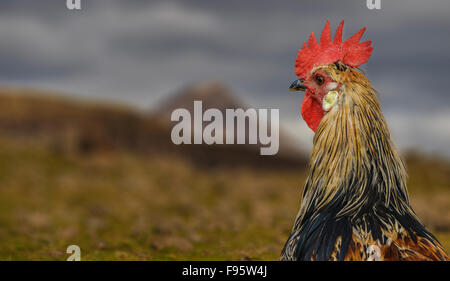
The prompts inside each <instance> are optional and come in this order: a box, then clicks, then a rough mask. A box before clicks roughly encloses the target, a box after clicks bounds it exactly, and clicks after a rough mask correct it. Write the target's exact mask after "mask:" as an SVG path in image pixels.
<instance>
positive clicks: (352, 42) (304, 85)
mask: <svg viewBox="0 0 450 281" xmlns="http://www.w3.org/2000/svg"><path fill="white" fill-rule="evenodd" d="M343 26H344V21H342V22H341V23H340V24H339V27H338V29H337V31H336V35H335V37H334V40H333V41H331V33H330V22H329V21H328V20H327V23H326V24H325V28H324V29H323V31H322V34H321V37H320V44H319V43H317V40H316V38H315V35H314V32H312V33H311V35H310V37H309V39H308V44H307V43H306V42H304V43H303V47H302V48H301V49H300V50H299V52H298V56H297V60H296V64H295V73H296V74H297V76H298V77H299V79H298V80H296V81H294V82H293V83H292V84H291V86H290V87H289V90H291V91H304V92H305V98H304V100H303V103H302V108H301V112H302V116H303V119H304V120H305V122H306V123H307V124H308V126H309V127H310V128H311V129H312V130H313V131H316V130H317V128H318V126H319V124H320V121H321V120H322V118H323V116H324V115H325V114H326V113H327V112H328V111H330V110H332V109H333V108H334V107H335V105H337V104H338V103H339V99H340V96H341V94H342V89H341V88H342V86H343V85H344V84H345V81H348V80H349V79H353V78H355V77H358V76H362V77H361V79H362V80H366V79H364V78H365V77H364V76H363V75H358V73H357V72H358V71H352V70H356V68H357V67H358V66H360V65H361V64H363V63H365V62H367V61H368V60H369V58H370V55H371V54H372V49H373V47H372V46H371V41H366V42H362V43H360V42H359V40H360V39H361V37H362V35H363V33H364V31H365V28H363V29H361V30H360V31H359V32H357V33H356V34H355V35H353V36H352V37H350V38H349V39H347V40H346V41H345V42H342V29H343ZM348 70H350V72H351V73H349V72H348Z"/></svg>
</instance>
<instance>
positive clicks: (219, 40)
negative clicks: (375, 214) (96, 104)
mask: <svg viewBox="0 0 450 281" xmlns="http://www.w3.org/2000/svg"><path fill="white" fill-rule="evenodd" d="M381 2H382V10H380V11H374V10H372V11H371V10H368V9H367V8H366V4H365V3H366V1H365V0H345V1H320V0H319V1H298V0H287V1H282V2H280V1H269V0H259V1H256V0H255V1H238V0H229V1H210V0H187V1H185V0H183V1H181V0H180V1H170V0H161V1H138V0H131V1H130V0H128V1H122V0H96V1H87V0H82V5H83V9H82V11H68V10H67V9H66V8H65V1H62V0H43V1H27V0H14V1H12V0H11V1H1V2H0V35H1V38H2V39H1V40H0V60H1V61H2V63H1V64H0V82H2V83H8V84H20V85H26V86H34V87H44V88H54V89H56V90H62V91H68V92H71V93H81V94H85V95H90V96H98V97H108V98H113V99H119V100H124V101H127V102H132V103H136V104H138V105H142V106H146V107H147V106H148V107H150V106H155V105H156V104H157V102H158V101H160V100H161V99H163V98H164V97H165V96H166V95H167V94H169V93H171V92H172V91H175V90H176V89H177V88H178V87H181V86H183V85H184V84H186V83H190V82H193V81H202V80H207V79H218V80H222V81H224V82H226V83H228V84H229V85H230V86H231V87H232V88H233V89H235V90H236V92H238V93H239V94H241V95H242V96H243V99H244V100H247V101H248V102H250V103H252V104H255V106H264V107H279V108H280V109H281V117H282V120H283V122H284V123H285V125H286V126H287V127H289V129H290V130H291V131H293V132H296V133H297V135H299V136H302V137H304V136H305V135H308V138H307V139H306V141H304V142H305V143H309V141H310V139H309V138H310V136H311V134H310V133H309V131H308V129H307V128H306V126H304V125H301V124H303V123H302V121H300V120H299V117H298V116H299V104H300V102H301V97H298V96H292V95H289V94H288V92H287V91H286V88H287V87H288V85H289V84H290V82H291V80H292V79H294V78H295V75H294V72H293V65H294V61H295V57H296V54H297V49H298V48H299V47H300V45H301V43H302V42H303V41H305V40H307V38H308V36H309V33H310V32H311V31H314V32H315V33H316V34H320V31H321V30H322V28H323V26H324V24H325V20H326V19H327V18H328V19H330V21H331V24H332V27H333V28H334V29H335V28H336V27H337V25H338V23H339V22H340V20H342V19H345V21H346V24H345V28H344V37H345V38H347V37H349V36H350V35H352V34H353V33H355V32H357V31H358V30H359V29H360V28H361V27H363V26H367V32H366V34H365V36H364V37H363V39H364V38H366V39H370V40H372V41H373V45H374V47H375V49H374V52H373V56H372V58H371V60H370V61H369V62H368V63H367V64H366V65H365V66H364V67H363V68H364V70H365V71H366V72H367V74H368V76H369V79H370V80H371V81H372V83H373V85H374V86H375V88H376V89H377V90H378V91H379V92H380V98H381V101H382V102H383V110H384V111H385V113H386V115H387V116H388V117H389V118H388V120H390V122H391V123H392V124H391V127H392V131H393V134H394V137H395V138H396V139H397V140H398V142H399V143H400V146H402V147H408V146H416V147H422V148H424V149H427V150H432V149H435V148H436V149H438V150H441V151H444V152H446V153H448V154H449V155H450V148H448V147H447V145H445V143H447V142H448V141H450V139H449V138H448V137H449V136H448V133H447V132H448V131H450V125H449V124H450V116H449V115H448V114H445V112H448V105H449V104H450V94H449V90H448V89H447V88H448V86H447V84H448V83H446V81H447V77H448V76H449V72H450V71H449V70H448V67H447V63H448V61H450V54H449V52H448V50H449V49H450V36H448V30H450V17H448V11H449V10H450V2H449V1H445V0H433V1H419V0H395V1H391V0H390V1H387V0H381ZM366 39H364V40H366ZM436 112H438V114H437V113H436ZM411 115H414V117H411V120H414V123H420V122H421V121H420V120H424V121H423V122H422V123H421V125H420V126H419V125H418V126H417V128H419V129H416V130H413V131H414V132H409V131H408V129H407V128H413V127H410V123H411V122H409V121H408V116H411ZM435 118H444V119H445V118H447V119H445V122H444V121H441V120H440V121H439V122H438V124H439V126H435V125H434V124H436V122H435V123H434V124H433V125H430V126H428V127H427V123H426V122H431V121H432V120H433V119H435ZM416 132H417V133H418V134H420V133H422V137H418V136H417V137H415V136H414V135H411V134H414V133H416ZM431 132H433V134H434V135H435V137H433V140H428V141H427V140H425V138H424V137H423V136H425V135H427V134H430V133H431Z"/></svg>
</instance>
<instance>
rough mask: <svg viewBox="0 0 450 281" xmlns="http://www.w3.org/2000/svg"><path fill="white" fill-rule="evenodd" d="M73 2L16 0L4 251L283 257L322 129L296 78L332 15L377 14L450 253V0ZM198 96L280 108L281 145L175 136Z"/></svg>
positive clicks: (10, 39) (4, 26) (425, 213)
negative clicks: (301, 56)
mask: <svg viewBox="0 0 450 281" xmlns="http://www.w3.org/2000/svg"><path fill="white" fill-rule="evenodd" d="M65 2H66V1H62V0H42V1H25V0H15V1H12V0H11V1H9V0H5V1H1V2H0V36H1V37H0V38H1V39H0V62H1V63H0V241H1V242H0V259H1V260H17V259H21V260H28V259H34V260H48V259H52V260H53V259H54V260H64V259H66V258H67V256H68V255H67V254H66V252H65V250H66V248H67V246H69V245H72V244H76V245H79V246H80V248H81V258H82V260H128V259H137V260H159V259H169V260H186V259H196V260H208V259H219V260H220V259H221V260H229V259H232V260H274V259H278V257H279V254H280V252H281V249H282V247H283V245H284V242H285V241H286V239H287V237H288V235H289V232H290V229H291V227H292V224H293V221H294V219H295V216H296V214H297V211H298V208H299V205H300V195H301V189H302V186H303V182H304V180H305V176H306V173H307V171H306V164H307V160H308V157H309V151H310V150H311V147H312V137H313V133H312V131H311V130H310V129H309V128H308V127H307V126H306V124H305V122H304V121H303V120H302V118H301V115H300V104H301V101H302V99H303V96H302V95H293V94H291V93H289V92H288V91H287V88H288V87H289V85H290V83H291V82H292V81H293V80H295V79H296V76H295V74H294V63H295V58H296V55H297V51H298V48H299V47H300V46H301V44H302V43H303V41H305V40H306V39H307V38H308V36H309V33H310V32H312V31H314V32H315V33H316V34H320V32H321V30H322V29H323V26H324V24H325V21H326V19H330V21H331V26H332V31H334V30H336V28H337V25H338V24H339V22H340V21H341V20H342V19H345V26H344V38H348V37H349V36H350V35H353V34H354V33H355V32H357V31H358V30H359V29H360V28H362V27H364V26H366V27H367V31H366V33H365V35H364V37H363V40H372V41H373V46H374V51H373V54H372V57H371V59H370V61H369V62H368V63H366V64H365V65H363V66H362V69H363V70H364V71H365V72H366V74H367V76H368V78H369V79H370V80H371V82H372V84H373V86H374V87H375V89H376V90H377V91H378V92H379V93H380V96H379V97H380V101H381V103H382V109H383V112H384V114H385V116H386V119H387V122H388V125H389V127H390V129H391V133H392V135H393V138H394V141H395V143H396V144H397V145H398V147H399V148H400V149H401V151H402V153H403V156H404V159H405V161H406V163H407V167H408V172H409V182H408V187H409V190H410V193H411V201H412V204H413V207H414V209H415V211H416V212H417V214H418V216H419V217H420V218H421V219H422V222H423V223H424V224H425V225H426V226H427V227H428V228H430V229H431V230H432V231H433V232H434V233H435V234H436V235H437V236H438V238H439V239H440V240H441V242H442V244H443V245H444V247H445V248H446V249H447V251H450V160H449V157H450V146H449V143H450V110H449V109H450V94H449V90H448V89H447V88H448V83H447V80H448V78H447V77H448V76H449V75H450V70H449V68H448V66H447V64H448V62H449V61H450V53H449V52H448V50H450V37H449V36H448V32H449V30H450V18H449V17H448V14H449V12H450V2H449V1H444V0H440V1H439V0H432V1H426V2H425V1H419V0H414V1H411V0H408V1H406V0H404V1H402V0H395V1H391V0H390V1H387V0H381V8H382V9H381V10H369V9H368V8H367V6H366V0H347V1H317V0H316V1H293V0H292V1H290V0H287V1H283V2H274V1H266V0H263V1H261V0H260V1H234V0H230V1H208V0H189V1H181V0H180V1H171V0H164V1H156V0H154V1H137V0H129V1H119V0H108V1H106V0H96V1H86V0H85V1H83V0H81V6H82V9H81V10H80V11H77V10H68V9H67V8H66V3H65ZM333 34H334V32H333ZM193 100H202V101H203V107H204V108H208V107H214V108H219V109H221V110H224V109H225V108H247V107H254V108H279V109H280V126H281V132H280V134H281V135H280V151H279V153H278V154H277V155H276V156H260V155H259V147H256V146H254V145H253V146H247V145H216V146H206V145H190V146H175V145H173V144H172V142H171V140H170V130H171V128H172V126H173V124H172V123H171V122H170V114H171V112H172V110H173V109H175V108H180V107H183V108H188V109H191V108H192V105H193Z"/></svg>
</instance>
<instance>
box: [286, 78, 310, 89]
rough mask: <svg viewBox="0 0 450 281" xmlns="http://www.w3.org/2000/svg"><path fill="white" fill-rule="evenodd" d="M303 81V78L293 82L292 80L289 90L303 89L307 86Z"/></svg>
mask: <svg viewBox="0 0 450 281" xmlns="http://www.w3.org/2000/svg"><path fill="white" fill-rule="evenodd" d="M303 82H305V79H297V80H295V81H294V82H292V84H291V86H289V91H291V92H297V91H305V90H306V89H307V87H306V86H305V85H304V84H303Z"/></svg>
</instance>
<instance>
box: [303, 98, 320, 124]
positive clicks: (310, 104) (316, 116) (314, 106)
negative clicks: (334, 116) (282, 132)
mask: <svg viewBox="0 0 450 281" xmlns="http://www.w3.org/2000/svg"><path fill="white" fill-rule="evenodd" d="M324 115H325V111H324V110H323V109H322V106H321V105H320V103H318V102H317V101H316V100H315V99H313V98H312V97H311V96H310V95H309V94H305V99H304V100H303V103H302V117H303V120H305V122H306V124H308V127H309V128H311V130H313V131H314V132H315V131H316V130H317V127H319V124H320V120H322V117H323V116H324Z"/></svg>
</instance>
